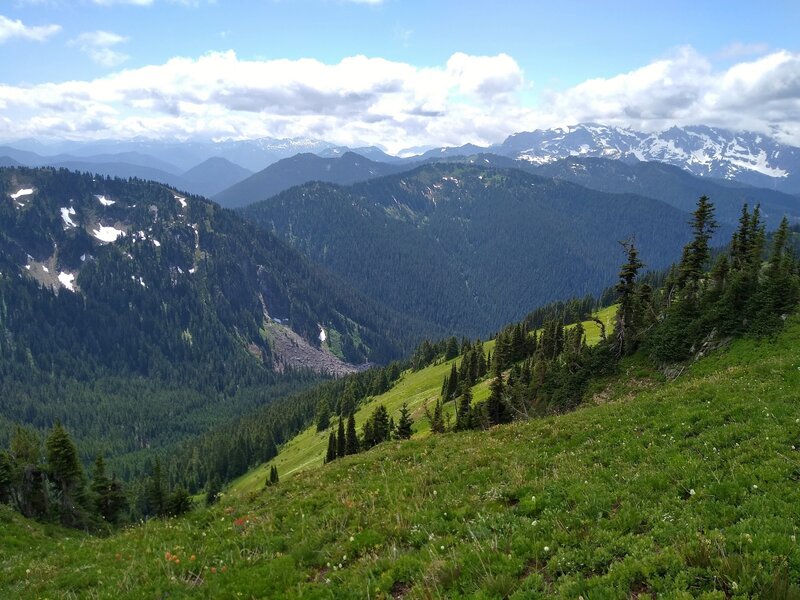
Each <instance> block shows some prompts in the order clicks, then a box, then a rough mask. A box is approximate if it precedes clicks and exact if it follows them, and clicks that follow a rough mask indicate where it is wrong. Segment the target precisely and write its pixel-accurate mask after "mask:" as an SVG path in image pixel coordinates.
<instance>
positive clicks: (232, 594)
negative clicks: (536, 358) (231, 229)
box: [0, 319, 800, 599]
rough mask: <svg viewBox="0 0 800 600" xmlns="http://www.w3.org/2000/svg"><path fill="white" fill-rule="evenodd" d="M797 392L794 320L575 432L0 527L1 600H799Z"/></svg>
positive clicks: (599, 412)
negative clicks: (109, 520) (136, 519)
mask: <svg viewBox="0 0 800 600" xmlns="http://www.w3.org/2000/svg"><path fill="white" fill-rule="evenodd" d="M799 390H800V319H792V320H790V322H789V324H788V327H787V330H786V331H785V332H784V333H782V334H781V335H780V336H779V338H778V339H776V340H773V341H769V342H767V341H756V340H739V341H737V342H735V343H733V344H732V346H731V347H730V348H729V349H727V350H725V351H722V352H719V353H717V354H715V355H713V356H711V357H709V358H706V359H703V360H702V361H699V362H697V363H695V364H693V365H692V366H691V367H690V368H689V369H688V370H687V372H686V373H685V374H684V375H683V376H682V377H680V378H679V379H677V380H675V381H671V382H664V381H663V378H662V377H661V376H659V375H658V374H657V373H654V372H652V371H650V370H649V369H648V368H647V367H646V366H645V365H644V363H643V362H642V361H635V360H633V361H630V362H628V363H624V364H623V368H622V372H621V375H620V376H619V377H618V378H616V379H610V380H609V381H608V382H606V385H605V386H599V387H598V388H597V391H596V393H595V394H594V396H593V398H591V399H589V400H588V401H587V403H586V404H585V405H584V406H582V407H581V408H579V409H578V410H576V411H575V412H573V413H570V414H566V415H560V416H554V417H549V418H545V419H540V420H535V421H529V422H523V423H516V424H512V425H509V426H503V427H497V428H494V429H492V430H491V431H489V432H467V433H458V434H455V433H451V434H445V435H435V436H433V435H432V436H428V437H426V438H420V439H415V440H410V441H407V442H390V443H386V444H382V445H381V446H379V447H377V448H375V449H373V450H370V451H369V452H365V453H363V454H359V455H356V456H353V457H346V458H344V459H342V460H338V461H336V462H334V463H332V464H330V465H326V466H325V467H324V468H321V469H315V470H307V471H304V472H299V473H297V474H296V475H295V476H294V477H292V478H289V479H287V480H285V481H282V482H281V483H280V485H278V486H276V487H274V488H269V489H267V490H265V491H262V492H257V493H253V494H249V495H246V496H239V495H229V496H227V497H225V498H223V500H222V502H221V505H220V506H217V507H214V508H213V509H211V510H207V509H198V510H196V511H194V512H193V513H191V514H190V515H187V516H186V517H183V518H181V519H175V520H169V521H159V520H157V521H152V522H149V523H146V524H143V525H139V526H135V527H132V528H130V529H128V530H126V531H124V532H121V533H118V534H116V535H114V536H112V537H109V538H106V539H99V538H89V537H87V536H84V535H81V534H77V533H74V532H64V531H62V530H58V529H57V528H47V527H43V526H41V525H37V524H32V523H30V522H27V521H25V520H24V519H22V518H21V517H19V516H17V515H14V514H12V513H11V512H10V511H9V510H3V509H0V525H2V526H1V527H0V542H2V543H0V573H2V577H0V597H2V598H78V597H80V598H162V597H169V598H182V597H193V598H194V597H203V598H238V597H242V598H301V597H302V598H373V599H374V598H390V597H403V598H409V599H410V598H467V597H469V598H504V597H508V598H515V599H517V598H540V597H541V598H543V597H553V596H555V597H563V598H577V597H579V596H583V597H584V598H620V599H626V598H633V597H643V596H646V597H650V596H651V595H658V596H663V597H670V598H692V597H705V598H732V597H740V598H747V597H755V596H758V597H765V598H797V597H798V594H800V589H798V587H797V584H796V582H797V581H799V580H800V551H798V546H797V535H798V533H800V531H799V530H800V511H798V509H797V508H798V506H800V483H799V480H800V453H798V450H797V448H800V392H799ZM167 552H169V553H171V555H177V556H178V557H179V559H180V563H176V562H175V561H174V560H168V559H167V556H168V555H167V554H166V553H167ZM192 556H194V557H195V560H191V557H192Z"/></svg>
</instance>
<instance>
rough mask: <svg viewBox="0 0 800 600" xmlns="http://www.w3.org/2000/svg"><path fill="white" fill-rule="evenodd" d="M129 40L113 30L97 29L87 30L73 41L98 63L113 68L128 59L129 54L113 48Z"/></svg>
mask: <svg viewBox="0 0 800 600" xmlns="http://www.w3.org/2000/svg"><path fill="white" fill-rule="evenodd" d="M127 41H128V38H127V37H125V36H122V35H119V34H117V33H114V32H112V31H103V30H97V31H85V32H84V33H82V34H80V35H79V36H78V37H77V38H75V39H74V40H73V41H72V43H73V44H75V45H77V46H78V47H79V48H80V49H81V51H82V52H84V53H85V54H86V55H88V56H89V58H91V59H92V60H93V61H94V62H96V63H97V64H98V65H101V66H103V67H108V68H111V67H116V66H118V65H121V64H122V63H124V62H125V61H126V60H128V58H129V57H128V55H127V54H124V53H122V52H119V51H117V50H114V48H113V47H114V46H117V45H119V44H122V43H124V42H127Z"/></svg>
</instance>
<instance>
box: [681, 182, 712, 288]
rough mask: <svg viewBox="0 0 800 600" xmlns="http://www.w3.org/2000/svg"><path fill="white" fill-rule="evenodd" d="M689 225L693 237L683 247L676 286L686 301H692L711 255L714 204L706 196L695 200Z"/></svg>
mask: <svg viewBox="0 0 800 600" xmlns="http://www.w3.org/2000/svg"><path fill="white" fill-rule="evenodd" d="M691 226H692V233H693V236H694V237H693V239H692V241H691V242H689V243H688V244H687V245H686V246H685V247H684V249H683V256H682V257H681V262H680V264H679V265H678V286H679V288H680V289H681V290H682V292H683V296H684V298H685V299H686V301H688V302H689V303H694V302H695V301H696V299H697V295H698V293H699V287H700V282H701V281H702V279H703V276H704V274H705V267H706V264H707V263H708V259H709V257H710V256H711V251H710V249H709V241H710V240H711V236H712V234H713V233H714V230H715V229H716V228H717V222H716V221H715V220H714V205H713V204H712V203H711V201H710V200H709V199H708V196H701V197H700V199H699V200H698V201H697V208H696V209H695V211H694V212H693V213H692V220H691Z"/></svg>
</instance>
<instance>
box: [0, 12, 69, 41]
mask: <svg viewBox="0 0 800 600" xmlns="http://www.w3.org/2000/svg"><path fill="white" fill-rule="evenodd" d="M59 31H61V26H60V25H26V24H25V23H23V22H22V21H20V20H19V19H9V18H8V17H5V16H3V15H0V44H2V43H3V42H7V41H9V40H12V39H15V38H16V39H23V40H30V41H34V42H43V41H45V40H46V39H47V38H49V37H51V36H53V35H55V34H57V33H58V32H59Z"/></svg>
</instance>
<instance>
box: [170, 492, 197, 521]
mask: <svg viewBox="0 0 800 600" xmlns="http://www.w3.org/2000/svg"><path fill="white" fill-rule="evenodd" d="M192 504H193V503H192V497H191V496H190V495H189V492H188V491H187V490H186V488H185V487H183V486H182V485H178V486H176V487H175V489H174V490H172V492H171V493H170V494H169V496H168V497H167V506H166V514H167V515H169V516H170V517H179V516H180V515H182V514H184V513H187V512H189V511H190V510H192Z"/></svg>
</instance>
